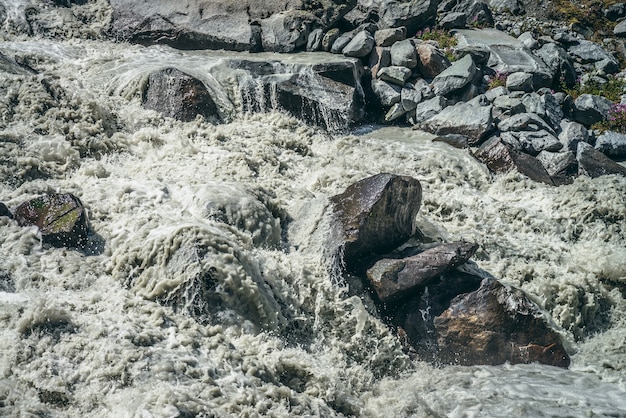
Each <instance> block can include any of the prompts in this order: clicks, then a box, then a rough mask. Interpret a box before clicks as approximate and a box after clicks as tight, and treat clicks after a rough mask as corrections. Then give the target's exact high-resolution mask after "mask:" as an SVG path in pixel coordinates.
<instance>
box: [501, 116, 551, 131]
mask: <svg viewBox="0 0 626 418" xmlns="http://www.w3.org/2000/svg"><path fill="white" fill-rule="evenodd" d="M498 129H500V130H501V131H503V132H507V131H535V132H536V131H541V130H545V131H548V132H549V133H550V134H552V135H555V132H554V130H552V128H551V127H550V125H548V124H547V123H546V122H545V121H544V120H543V119H541V118H540V117H539V116H537V115H536V114H534V113H518V114H516V115H513V116H511V117H510V118H508V119H505V120H503V121H502V122H500V123H499V124H498Z"/></svg>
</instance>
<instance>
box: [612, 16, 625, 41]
mask: <svg viewBox="0 0 626 418" xmlns="http://www.w3.org/2000/svg"><path fill="white" fill-rule="evenodd" d="M613 34H614V35H615V36H619V37H620V38H624V37H626V20H622V21H621V22H619V23H618V24H617V25H616V26H615V28H613Z"/></svg>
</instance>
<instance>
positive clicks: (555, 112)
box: [522, 92, 563, 131]
mask: <svg viewBox="0 0 626 418" xmlns="http://www.w3.org/2000/svg"><path fill="white" fill-rule="evenodd" d="M522 104H523V105H524V108H525V109H526V112H527V113H534V114H536V115H537V116H539V117H541V118H542V119H543V120H544V121H545V122H546V123H547V124H548V125H549V126H550V128H551V131H552V130H554V131H557V130H558V129H559V127H560V123H561V120H562V119H563V111H562V110H561V106H560V104H559V102H558V100H557V99H556V98H555V97H554V95H552V94H551V93H544V94H543V95H539V94H537V93H535V92H532V93H528V94H525V95H524V96H523V97H522Z"/></svg>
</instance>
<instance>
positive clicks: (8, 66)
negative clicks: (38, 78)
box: [0, 20, 35, 75]
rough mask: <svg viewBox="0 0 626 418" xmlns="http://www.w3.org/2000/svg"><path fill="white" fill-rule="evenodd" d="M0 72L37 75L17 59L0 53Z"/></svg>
mask: <svg viewBox="0 0 626 418" xmlns="http://www.w3.org/2000/svg"><path fill="white" fill-rule="evenodd" d="M0 21H1V20H0ZM0 71H2V72H3V73H9V74H15V75H31V74H34V73H35V72H34V71H33V70H32V69H30V68H28V67H26V66H25V65H21V64H18V63H17V62H16V61H15V59H13V58H11V57H8V56H6V55H4V54H3V53H2V52H0Z"/></svg>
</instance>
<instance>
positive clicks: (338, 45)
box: [330, 32, 354, 54]
mask: <svg viewBox="0 0 626 418" xmlns="http://www.w3.org/2000/svg"><path fill="white" fill-rule="evenodd" d="M352 38H354V34H353V33H351V32H346V33H342V34H341V35H339V36H338V37H337V39H335V42H333V46H332V47H331V48H330V52H331V53H333V54H341V53H342V51H343V49H344V48H345V47H346V45H348V44H349V43H350V41H351V40H352Z"/></svg>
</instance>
